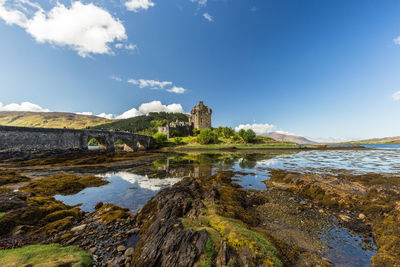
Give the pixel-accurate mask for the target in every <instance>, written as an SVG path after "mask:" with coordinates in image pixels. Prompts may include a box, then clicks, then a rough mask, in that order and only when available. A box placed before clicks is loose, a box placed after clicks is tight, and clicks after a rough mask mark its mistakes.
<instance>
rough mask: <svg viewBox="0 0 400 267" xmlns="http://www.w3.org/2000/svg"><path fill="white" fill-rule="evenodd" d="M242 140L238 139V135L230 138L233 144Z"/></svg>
mask: <svg viewBox="0 0 400 267" xmlns="http://www.w3.org/2000/svg"><path fill="white" fill-rule="evenodd" d="M241 140H242V139H241V138H240V136H239V135H238V134H236V133H235V135H234V136H233V137H232V141H233V142H235V143H238V142H240V141H241Z"/></svg>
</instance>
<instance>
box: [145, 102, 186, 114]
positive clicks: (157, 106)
mask: <svg viewBox="0 0 400 267" xmlns="http://www.w3.org/2000/svg"><path fill="white" fill-rule="evenodd" d="M139 111H140V112H142V113H144V114H148V113H150V112H169V113H176V112H179V113H184V110H183V108H182V106H181V104H170V105H163V104H162V103H161V102H160V101H152V102H149V103H144V104H141V105H140V107H139Z"/></svg>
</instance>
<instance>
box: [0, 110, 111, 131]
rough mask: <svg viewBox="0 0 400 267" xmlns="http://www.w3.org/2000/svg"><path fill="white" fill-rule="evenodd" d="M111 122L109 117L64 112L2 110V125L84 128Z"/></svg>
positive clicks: (0, 117) (0, 120)
mask: <svg viewBox="0 0 400 267" xmlns="http://www.w3.org/2000/svg"><path fill="white" fill-rule="evenodd" d="M107 122H110V120H108V119H104V118H100V117H96V116H87V115H78V114H74V113H64V112H25V111H0V125H5V126H20V127H47V128H64V127H67V128H74V129H83V128H86V127H87V126H95V125H98V124H104V123H107Z"/></svg>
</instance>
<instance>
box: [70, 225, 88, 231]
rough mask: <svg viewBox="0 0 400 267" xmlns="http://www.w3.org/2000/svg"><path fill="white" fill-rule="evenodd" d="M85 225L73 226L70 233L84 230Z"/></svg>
mask: <svg viewBox="0 0 400 267" xmlns="http://www.w3.org/2000/svg"><path fill="white" fill-rule="evenodd" d="M85 227H86V224H82V225H78V226H75V227H73V228H72V229H71V231H72V232H81V231H83V230H84V229H85Z"/></svg>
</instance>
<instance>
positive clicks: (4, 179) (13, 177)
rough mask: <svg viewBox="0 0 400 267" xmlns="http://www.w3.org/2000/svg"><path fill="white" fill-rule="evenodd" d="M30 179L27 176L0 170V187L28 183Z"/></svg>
mask: <svg viewBox="0 0 400 267" xmlns="http://www.w3.org/2000/svg"><path fill="white" fill-rule="evenodd" d="M29 180H30V179H29V178H28V177H26V176H23V175H20V174H18V173H16V172H15V171H11V170H5V169H0V186H2V185H6V184H15V183H21V182H27V181H29Z"/></svg>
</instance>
